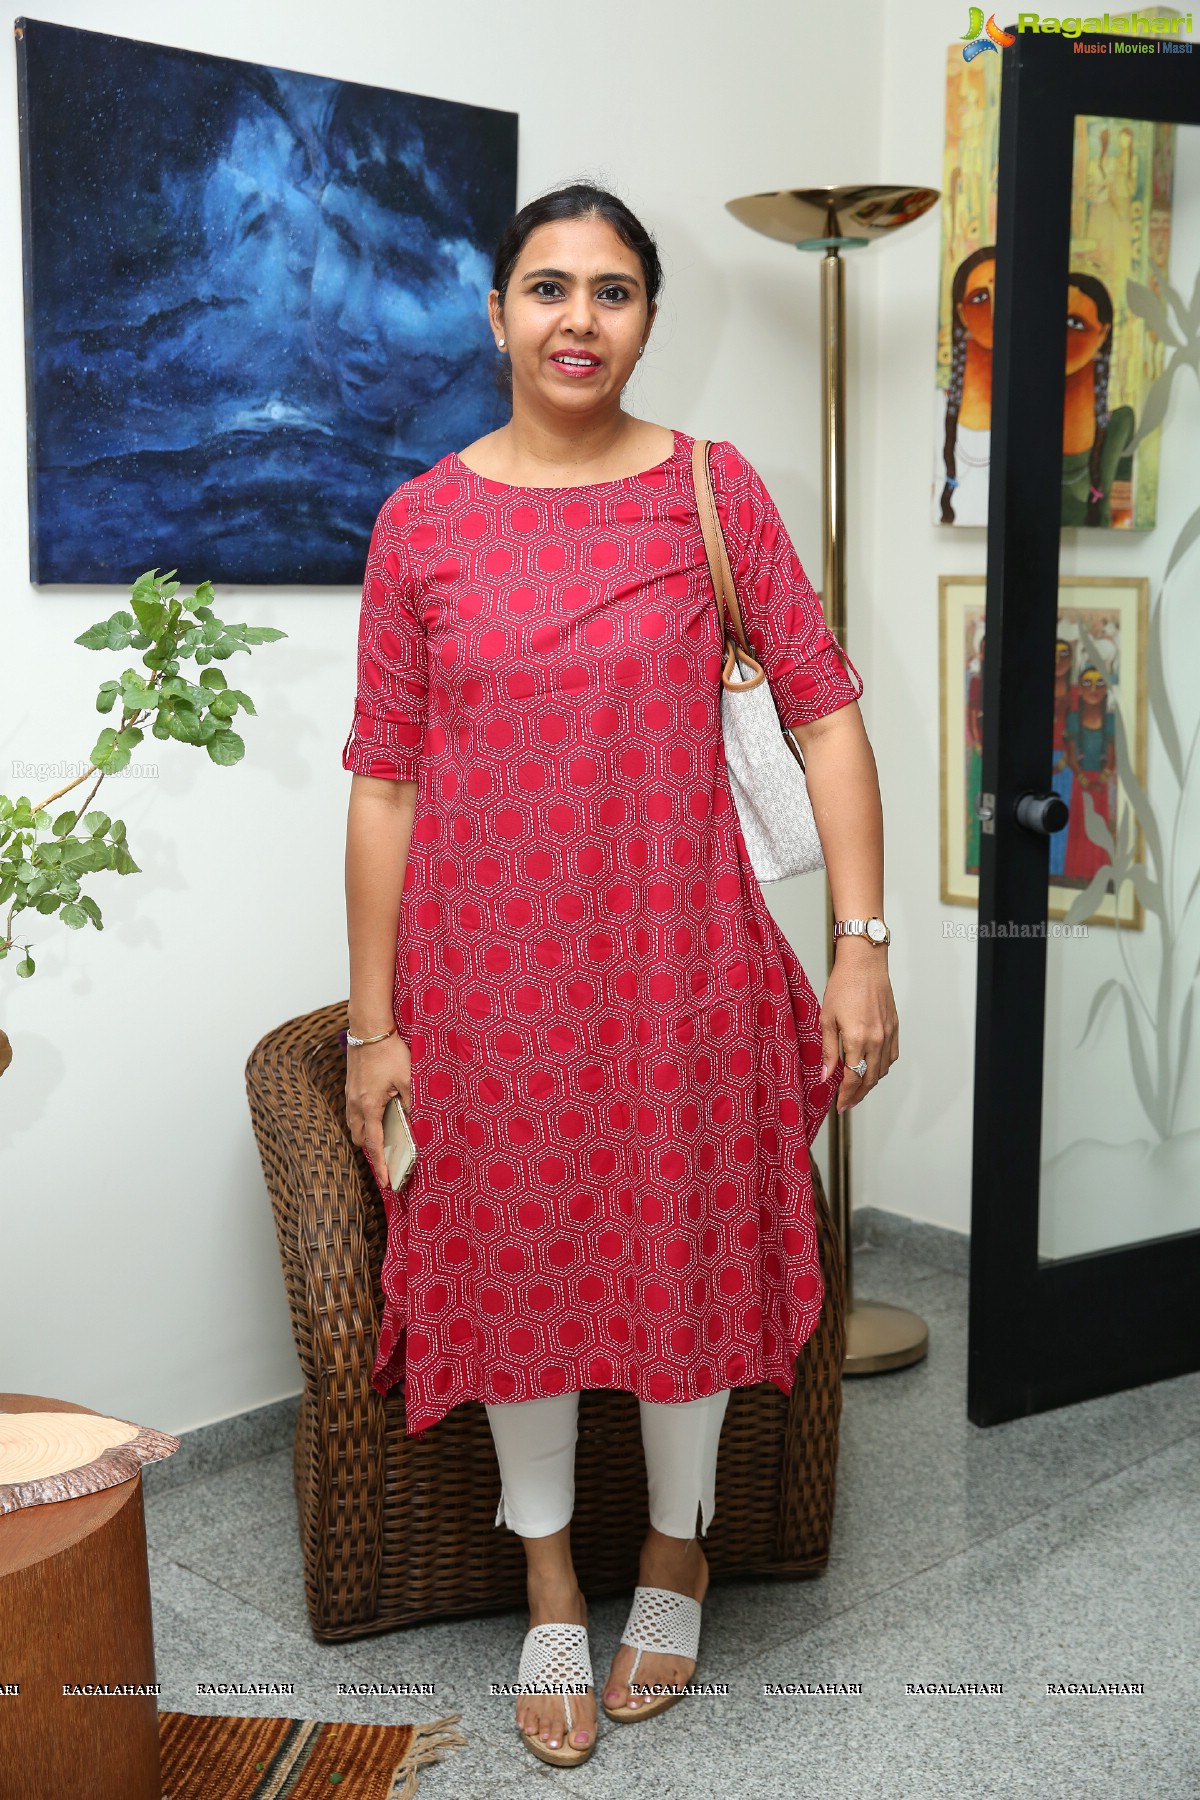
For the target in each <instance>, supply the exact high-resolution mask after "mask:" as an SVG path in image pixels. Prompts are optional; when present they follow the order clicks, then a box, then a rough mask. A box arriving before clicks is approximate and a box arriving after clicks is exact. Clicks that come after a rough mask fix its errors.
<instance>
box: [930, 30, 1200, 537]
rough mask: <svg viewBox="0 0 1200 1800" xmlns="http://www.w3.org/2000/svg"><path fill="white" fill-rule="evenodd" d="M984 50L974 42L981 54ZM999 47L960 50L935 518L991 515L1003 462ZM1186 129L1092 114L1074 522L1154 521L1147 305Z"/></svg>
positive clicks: (1076, 206) (1083, 164) (1064, 502)
mask: <svg viewBox="0 0 1200 1800" xmlns="http://www.w3.org/2000/svg"><path fill="white" fill-rule="evenodd" d="M969 47H970V46H968V48H969ZM1000 64H1001V59H1000V57H999V56H978V57H974V58H972V59H971V60H969V61H968V60H965V59H964V55H963V48H962V46H961V45H956V46H952V47H951V48H950V50H949V51H948V52H947V64H946V142H945V152H944V167H943V181H942V248H941V262H940V273H939V285H938V338H937V366H936V377H935V386H934V472H933V481H932V490H931V492H932V515H933V520H934V523H935V524H938V525H986V524H987V514H988V484H989V479H990V468H991V424H992V333H993V326H992V311H993V303H994V299H995V270H996V169H997V151H998V146H999V137H1000V76H1001V67H1000ZM1174 160H1175V126H1174V125H1171V124H1163V123H1156V122H1155V121H1153V120H1148V119H1101V118H1091V117H1085V116H1083V115H1078V116H1077V117H1076V119H1075V136H1074V145H1073V161H1072V185H1071V228H1070V229H1071V237H1070V270H1069V274H1068V278H1067V290H1066V293H1065V294H1064V296H1063V300H1064V319H1063V326H1064V333H1063V335H1064V341H1065V346H1066V348H1065V360H1066V394H1065V403H1064V409H1063V447H1062V495H1061V523H1062V524H1063V525H1093V526H1107V527H1112V528H1114V529H1121V530H1135V531H1140V530H1146V529H1148V528H1149V527H1150V526H1152V525H1153V524H1154V521H1155V509H1156V502H1157V495H1158V456H1159V438H1160V434H1159V433H1158V431H1157V430H1154V431H1151V432H1149V433H1148V434H1147V436H1146V437H1145V438H1144V439H1142V440H1141V441H1139V442H1138V443H1137V444H1136V445H1134V444H1133V439H1134V437H1135V435H1136V433H1137V429H1138V425H1139V422H1140V420H1141V418H1142V415H1143V412H1144V409H1145V401H1146V396H1147V394H1148V392H1149V389H1150V387H1151V385H1152V384H1153V382H1154V380H1155V377H1156V376H1157V375H1159V374H1160V373H1161V371H1162V364H1163V345H1162V342H1161V340H1160V339H1159V338H1158V337H1157V336H1156V335H1155V333H1154V332H1153V331H1152V330H1151V328H1150V324H1149V322H1148V319H1147V317H1146V310H1145V308H1146V302H1144V301H1143V300H1142V299H1141V297H1140V293H1141V292H1145V291H1148V292H1149V294H1150V295H1151V296H1152V299H1151V300H1150V302H1149V305H1150V307H1151V308H1152V309H1154V310H1156V311H1157V310H1161V307H1162V305H1163V301H1164V297H1165V289H1166V284H1167V268H1168V260H1169V252H1170V236H1171V196H1172V185H1173V175H1174Z"/></svg>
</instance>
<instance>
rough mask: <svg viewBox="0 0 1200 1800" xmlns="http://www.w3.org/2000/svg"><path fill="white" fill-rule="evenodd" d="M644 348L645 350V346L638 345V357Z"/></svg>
mask: <svg viewBox="0 0 1200 1800" xmlns="http://www.w3.org/2000/svg"><path fill="white" fill-rule="evenodd" d="M645 348H646V346H645V344H639V345H638V355H639V356H640V355H641V354H642V351H643V350H644V349H645Z"/></svg>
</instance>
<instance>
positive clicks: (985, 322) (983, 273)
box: [958, 256, 996, 350]
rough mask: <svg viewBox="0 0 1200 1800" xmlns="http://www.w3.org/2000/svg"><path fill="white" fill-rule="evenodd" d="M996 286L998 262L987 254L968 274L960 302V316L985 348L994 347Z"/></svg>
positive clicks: (977, 341) (971, 333) (972, 334)
mask: <svg viewBox="0 0 1200 1800" xmlns="http://www.w3.org/2000/svg"><path fill="white" fill-rule="evenodd" d="M995 288H996V262H995V258H994V257H990V256H985V257H984V259H983V261H982V262H977V263H976V264H975V267H974V268H973V269H972V270H971V273H970V274H969V275H968V276H967V284H966V287H965V289H964V291H963V297H962V299H961V300H960V301H959V303H958V316H959V318H960V319H961V320H962V322H963V324H964V325H965V326H966V328H967V331H968V332H969V333H970V335H971V336H972V337H973V338H974V339H975V342H976V343H977V344H981V345H982V346H983V348H984V349H985V350H990V349H991V347H992V337H993V323H992V300H993V296H994V293H995Z"/></svg>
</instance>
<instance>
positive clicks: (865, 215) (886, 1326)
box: [726, 186, 938, 1375]
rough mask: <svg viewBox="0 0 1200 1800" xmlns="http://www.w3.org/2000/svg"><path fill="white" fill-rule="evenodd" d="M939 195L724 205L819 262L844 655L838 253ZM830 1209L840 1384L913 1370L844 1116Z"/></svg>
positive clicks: (830, 940)
mask: <svg viewBox="0 0 1200 1800" xmlns="http://www.w3.org/2000/svg"><path fill="white" fill-rule="evenodd" d="M937 198H938V191H937V189H936V188H917V187H881V186H870V187H835V188H829V187H825V188H786V189H780V190H778V191H776V192H774V193H767V194H747V195H746V196H744V197H743V198H742V199H740V200H728V201H726V208H727V210H728V211H729V212H731V213H732V214H733V216H734V218H735V219H740V220H741V222H742V224H743V225H748V226H749V227H750V229H751V230H752V231H759V232H762V233H763V234H764V235H765V236H767V237H772V238H776V239H778V240H780V241H781V242H783V243H785V244H792V245H794V246H795V248H796V249H797V250H809V251H815V252H818V253H819V254H820V257H821V341H822V361H821V490H822V501H823V505H822V509H821V510H822V536H821V604H822V607H823V609H824V613H825V622H826V624H827V625H828V626H829V628H830V630H831V631H832V632H833V635H834V636H835V637H836V638H837V640H838V643H839V644H841V645H843V646H844V647H845V648H846V649H847V650H848V649H849V644H848V642H847V636H846V283H845V262H844V259H843V257H842V254H841V253H842V251H843V250H857V249H861V248H863V247H864V246H866V245H868V244H870V243H872V242H873V241H874V240H875V239H877V238H881V237H887V236H890V235H891V234H892V233H894V232H895V231H896V230H898V229H899V228H901V227H902V226H904V225H908V224H910V223H911V222H912V221H913V220H914V219H919V218H920V217H921V215H922V214H923V213H925V212H928V210H929V208H930V207H931V206H932V205H933V203H934V201H935V200H936V199H937ZM833 927H834V916H833V896H832V894H831V893H830V890H829V886H828V883H826V889H825V951H826V959H827V966H828V967H830V968H832V966H833V957H834V937H833ZM827 1129H828V1132H829V1200H830V1208H831V1211H832V1213H833V1220H834V1225H835V1228H836V1230H837V1234H838V1238H839V1241H840V1243H841V1250H842V1266H843V1268H844V1270H845V1283H846V1285H845V1296H844V1298H845V1313H846V1360H845V1363H844V1364H843V1373H844V1374H846V1375H874V1374H878V1373H880V1372H881V1371H882V1370H884V1369H901V1368H905V1367H906V1366H907V1365H908V1364H909V1363H914V1362H919V1361H920V1359H921V1357H923V1356H924V1355H925V1353H926V1351H927V1350H928V1348H929V1327H928V1326H927V1325H926V1323H925V1321H924V1319H922V1318H920V1317H919V1316H918V1315H917V1314H916V1313H914V1312H910V1311H909V1310H908V1309H907V1308H906V1307H901V1306H892V1305H890V1304H889V1303H888V1302H887V1301H884V1300H856V1299H855V1297H854V1275H853V1228H852V1185H851V1168H850V1115H849V1114H848V1113H846V1114H840V1113H839V1112H838V1110H837V1107H836V1106H834V1107H832V1108H831V1109H830V1112H829V1114H828V1120H827Z"/></svg>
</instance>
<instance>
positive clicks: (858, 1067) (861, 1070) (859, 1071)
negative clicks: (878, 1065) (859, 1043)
mask: <svg viewBox="0 0 1200 1800" xmlns="http://www.w3.org/2000/svg"><path fill="white" fill-rule="evenodd" d="M850 1067H851V1068H852V1069H853V1071H854V1073H855V1074H856V1075H857V1076H858V1078H859V1080H860V1081H861V1080H862V1078H863V1076H864V1075H865V1074H866V1072H867V1059H866V1057H865V1056H864V1057H863V1058H862V1059H861V1060H860V1061H859V1062H856V1063H851V1064H850Z"/></svg>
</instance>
